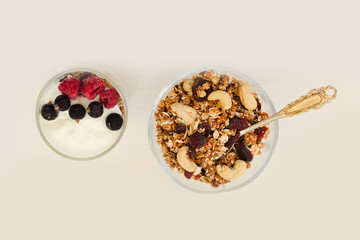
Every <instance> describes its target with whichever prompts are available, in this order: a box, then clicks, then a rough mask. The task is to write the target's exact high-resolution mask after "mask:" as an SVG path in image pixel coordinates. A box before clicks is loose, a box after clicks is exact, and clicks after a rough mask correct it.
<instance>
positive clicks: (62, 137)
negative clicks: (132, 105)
mask: <svg viewBox="0 0 360 240" xmlns="http://www.w3.org/2000/svg"><path fill="white" fill-rule="evenodd" d="M117 83H119V81H118V79H117V78H116V77H115V76H114V75H113V74H111V73H107V74H106V75H105V74H103V73H102V72H99V71H97V70H93V69H87V68H77V69H69V70H66V71H63V72H61V73H59V74H57V75H55V76H54V77H52V78H51V79H50V80H49V81H48V82H47V83H46V84H45V86H44V87H43V88H42V90H41V92H40V94H39V96H38V99H37V103H36V109H35V118H36V124H37V127H38V130H39V133H40V135H41V137H42V139H43V140H44V142H45V143H46V144H47V145H48V146H49V147H50V149H52V150H53V151H54V152H56V153H57V154H59V155H61V156H63V157H66V158H68V159H72V160H90V159H96V158H99V157H101V156H103V155H104V154H106V153H107V152H109V151H110V150H111V149H113V148H114V147H115V146H116V145H117V144H118V143H119V141H120V139H121V138H122V136H123V134H124V132H125V129H126V125H127V119H128V109H127V105H126V100H125V96H124V93H123V89H122V88H119V87H118V86H117Z"/></svg>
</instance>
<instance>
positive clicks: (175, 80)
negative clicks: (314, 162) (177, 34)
mask: <svg viewBox="0 0 360 240" xmlns="http://www.w3.org/2000/svg"><path fill="white" fill-rule="evenodd" d="M208 70H214V71H215V72H225V71H226V72H231V73H234V74H236V75H239V76H241V77H242V78H244V79H250V81H252V82H254V83H256V88H257V89H260V91H261V92H262V93H263V94H264V95H265V96H266V97H267V98H268V99H269V100H270V101H269V105H270V108H271V110H272V111H273V112H274V113H275V112H276V111H275V107H274V104H273V102H272V100H271V98H270V97H269V95H268V94H267V92H266V91H265V90H264V89H263V88H262V87H261V86H260V85H259V84H258V82H256V81H255V80H253V79H252V78H250V77H249V76H247V75H245V74H243V73H241V72H238V71H236V70H234V69H231V68H228V67H221V66H204V67H200V68H195V69H192V70H189V71H187V72H185V73H182V74H180V75H178V76H177V77H175V78H173V79H172V80H171V81H169V82H168V83H167V84H166V85H165V86H164V87H163V88H162V90H161V91H160V93H159V95H158V97H157V98H156V100H155V104H154V106H153V108H152V110H151V113H150V118H149V122H148V141H149V145H150V148H151V152H152V155H153V157H154V158H155V160H156V162H157V163H158V164H159V165H160V167H161V168H162V169H163V170H164V172H165V173H166V174H167V175H168V176H169V177H170V178H171V179H172V180H173V181H174V182H176V183H177V184H179V185H180V186H181V187H183V188H185V189H187V190H190V191H192V192H195V193H201V194H216V193H223V192H230V191H234V190H236V189H239V188H241V187H244V186H245V185H247V184H249V183H250V182H252V181H254V180H255V179H256V178H257V177H258V176H259V175H260V174H261V173H262V172H263V171H264V169H265V168H266V166H267V165H268V164H269V162H270V160H271V158H272V155H273V153H274V150H275V147H276V144H277V141H278V136H279V123H278V121H274V122H273V124H274V129H275V131H273V132H272V133H271V134H273V135H274V142H273V147H272V149H271V151H270V153H269V156H268V158H267V159H266V160H265V162H264V164H263V166H262V167H261V168H260V169H259V170H258V171H257V172H256V173H255V174H254V175H253V176H251V177H250V178H249V179H247V180H246V181H244V182H242V183H241V184H239V185H236V186H233V187H230V188H223V189H220V190H214V191H207V190H199V189H195V188H192V187H189V186H187V185H186V184H184V183H182V182H180V181H179V180H178V179H176V178H175V177H173V176H172V174H171V173H170V171H169V170H168V169H166V167H168V165H162V164H161V160H160V159H158V157H157V155H156V152H155V144H157V142H156V141H155V142H154V141H153V140H152V131H153V129H152V123H153V122H155V123H156V121H155V116H154V114H155V112H156V110H157V106H158V104H159V102H160V100H161V99H163V97H164V96H165V94H166V93H167V92H168V91H169V90H170V88H171V87H172V86H174V85H175V84H177V83H179V82H180V81H181V80H183V79H184V78H185V77H189V76H190V75H194V74H197V73H200V72H202V71H208ZM162 160H163V159H162ZM190 180H192V179H190ZM204 184H205V183H204Z"/></svg>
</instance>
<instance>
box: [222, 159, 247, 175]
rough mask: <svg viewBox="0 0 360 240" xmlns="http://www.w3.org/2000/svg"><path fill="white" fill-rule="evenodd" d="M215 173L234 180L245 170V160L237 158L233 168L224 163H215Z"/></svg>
mask: <svg viewBox="0 0 360 240" xmlns="http://www.w3.org/2000/svg"><path fill="white" fill-rule="evenodd" d="M216 171H217V173H218V174H219V175H220V176H221V177H222V178H224V179H226V180H234V179H236V178H238V177H240V176H241V175H243V174H244V173H245V171H246V162H245V161H243V160H237V161H236V162H235V165H234V167H233V168H229V167H228V166H226V165H217V166H216Z"/></svg>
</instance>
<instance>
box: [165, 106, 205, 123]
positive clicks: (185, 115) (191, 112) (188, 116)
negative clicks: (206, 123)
mask: <svg viewBox="0 0 360 240" xmlns="http://www.w3.org/2000/svg"><path fill="white" fill-rule="evenodd" d="M170 108H171V109H172V110H173V111H174V112H175V113H176V115H177V116H178V117H180V118H181V119H182V120H183V121H184V124H185V125H190V124H192V123H193V122H194V121H195V119H196V118H198V116H199V115H198V114H197V112H196V110H195V109H194V108H192V107H190V106H186V105H184V104H181V103H173V104H171V106H170Z"/></svg>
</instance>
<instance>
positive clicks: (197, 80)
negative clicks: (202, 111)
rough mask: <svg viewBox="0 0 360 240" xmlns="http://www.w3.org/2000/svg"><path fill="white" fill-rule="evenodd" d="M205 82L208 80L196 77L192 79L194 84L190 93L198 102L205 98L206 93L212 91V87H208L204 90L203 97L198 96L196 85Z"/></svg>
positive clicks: (198, 85)
mask: <svg viewBox="0 0 360 240" xmlns="http://www.w3.org/2000/svg"><path fill="white" fill-rule="evenodd" d="M206 82H208V81H206V80H205V79H202V78H197V79H195V81H194V85H193V86H192V94H193V98H194V99H195V100H196V101H198V102H203V101H205V100H207V97H208V95H209V94H210V93H211V92H212V88H211V87H210V88H209V89H207V90H205V93H206V96H205V97H199V96H198V95H197V92H196V89H197V88H198V87H200V86H202V85H203V84H204V83H206Z"/></svg>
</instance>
